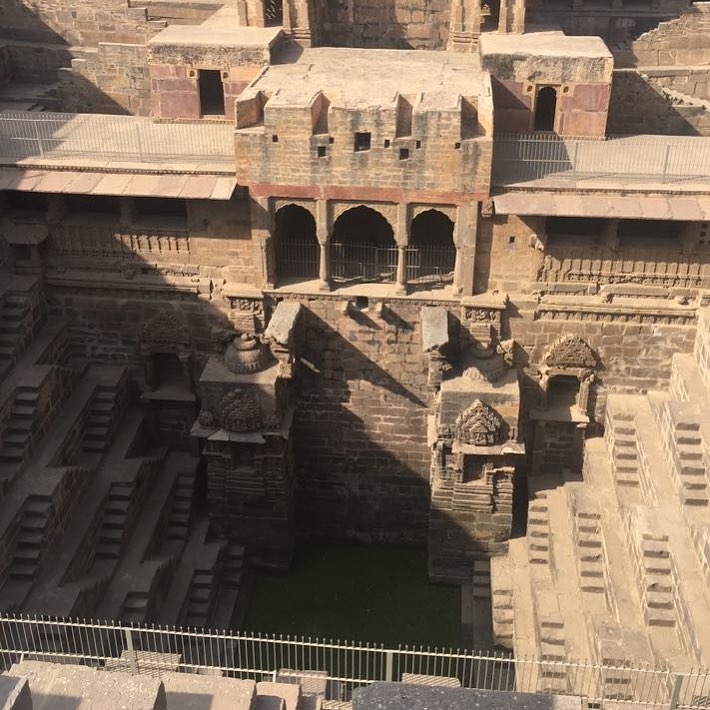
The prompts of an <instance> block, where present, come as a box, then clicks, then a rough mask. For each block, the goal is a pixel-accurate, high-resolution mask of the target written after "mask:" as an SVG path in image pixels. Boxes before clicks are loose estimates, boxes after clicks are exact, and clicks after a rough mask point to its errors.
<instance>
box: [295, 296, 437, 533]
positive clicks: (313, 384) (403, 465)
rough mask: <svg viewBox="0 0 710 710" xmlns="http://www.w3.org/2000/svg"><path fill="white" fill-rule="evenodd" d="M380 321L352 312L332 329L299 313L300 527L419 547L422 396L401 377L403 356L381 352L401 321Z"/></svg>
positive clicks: (424, 511)
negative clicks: (387, 367) (387, 366)
mask: <svg viewBox="0 0 710 710" xmlns="http://www.w3.org/2000/svg"><path fill="white" fill-rule="evenodd" d="M392 315H393V316H394V314H392ZM383 316H384V317H382V318H380V317H377V316H375V315H374V314H368V313H363V312H359V311H354V312H353V313H352V314H351V315H345V316H342V317H341V318H342V319H340V320H339V322H338V323H337V327H336V324H335V323H329V322H327V321H326V320H325V319H324V318H323V317H321V316H320V315H318V314H316V313H315V312H314V311H313V310H308V311H306V312H305V313H304V314H303V316H302V318H303V320H302V329H303V330H302V333H303V336H304V338H303V355H302V361H301V366H300V370H299V375H298V383H297V391H298V395H297V403H298V404H297V412H296V420H295V429H296V452H297V465H298V479H299V491H298V510H299V518H298V520H299V529H300V530H301V532H303V533H306V534H309V535H322V536H326V537H331V536H332V537H335V538H342V537H345V538H351V539H356V540H360V541H367V542H394V543H409V544H412V543H414V544H423V543H424V542H425V540H426V533H427V519H428V507H429V468H430V452H429V448H428V446H427V442H426V430H427V415H428V414H429V407H428V404H427V401H426V400H427V395H426V393H425V392H423V391H420V388H419V387H417V386H415V385H414V384H413V382H412V380H413V376H412V375H411V374H408V373H406V372H405V358H407V359H408V358H409V356H408V355H405V350H408V351H410V352H411V349H408V348H406V347H403V346H399V347H398V349H397V351H396V352H395V351H392V353H391V354H390V355H385V354H384V351H385V350H386V349H387V348H388V344H392V341H393V339H394V338H396V335H395V333H397V332H402V328H401V319H400V318H390V317H388V316H387V315H385V314H383ZM385 318H387V320H385ZM343 319H345V320H343ZM404 339H409V338H408V337H407V336H406V335H405V336H404ZM358 344H359V347H358ZM373 349H376V350H379V356H378V360H385V361H387V362H389V363H390V364H391V369H392V370H398V371H399V372H400V378H399V379H398V378H396V377H394V376H393V375H392V374H390V373H389V372H387V371H386V370H385V369H384V368H383V367H382V366H381V365H380V364H378V362H375V360H374V359H373V357H372V356H371V355H369V354H366V352H364V350H369V351H370V352H372V351H373ZM421 369H422V372H424V371H425V369H426V365H425V363H424V358H422V362H421ZM407 378H409V381H408V382H407V381H406V380H407ZM403 380H405V382H403ZM326 422H327V425H325V423H326Z"/></svg>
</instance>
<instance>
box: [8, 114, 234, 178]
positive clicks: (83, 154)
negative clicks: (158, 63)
mask: <svg viewBox="0 0 710 710" xmlns="http://www.w3.org/2000/svg"><path fill="white" fill-rule="evenodd" d="M233 132H234V129H233V127H232V126H230V125H229V124H225V123H208V122H204V121H181V122H177V121H156V120H153V119H150V118H144V117H138V116H108V115H103V114H72V113H49V112H41V113H37V112H32V111H18V112H13V113H3V114H0V163H2V164H5V165H23V166H31V167H35V166H42V167H77V168H78V167H81V168H86V169H92V168H95V169H107V168H108V169H110V168H112V167H121V168H124V169H130V168H131V167H136V168H143V169H146V170H147V169H153V170H155V169H156V168H164V169H170V170H171V171H181V172H186V171H189V170H191V171H195V172H200V171H201V169H202V171H206V170H205V169H206V168H209V169H210V170H211V171H214V170H215V169H219V168H229V169H231V171H232V172H234V162H235V158H234V139H233Z"/></svg>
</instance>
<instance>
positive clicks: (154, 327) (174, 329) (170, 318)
mask: <svg viewBox="0 0 710 710" xmlns="http://www.w3.org/2000/svg"><path fill="white" fill-rule="evenodd" d="M141 340H142V342H143V346H144V347H148V348H149V349H151V350H159V349H161V348H162V349H166V350H178V349H182V348H189V347H190V333H189V331H188V330H187V328H186V327H185V326H184V325H183V324H182V323H181V322H180V320H179V319H178V316H177V314H176V313H175V311H174V310H173V309H172V308H166V309H165V310H162V311H160V313H158V314H157V315H156V316H155V317H153V318H151V319H150V320H149V321H148V322H147V323H146V324H145V325H144V326H143V333H142V336H141Z"/></svg>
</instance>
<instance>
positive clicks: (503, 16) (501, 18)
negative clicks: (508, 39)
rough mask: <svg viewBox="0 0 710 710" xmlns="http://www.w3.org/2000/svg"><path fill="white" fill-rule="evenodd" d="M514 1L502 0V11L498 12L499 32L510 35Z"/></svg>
mask: <svg viewBox="0 0 710 710" xmlns="http://www.w3.org/2000/svg"><path fill="white" fill-rule="evenodd" d="M512 1H513V0H500V9H499V11H498V32H500V33H501V34H508V28H509V27H510V14H511V12H510V3H511V2H512Z"/></svg>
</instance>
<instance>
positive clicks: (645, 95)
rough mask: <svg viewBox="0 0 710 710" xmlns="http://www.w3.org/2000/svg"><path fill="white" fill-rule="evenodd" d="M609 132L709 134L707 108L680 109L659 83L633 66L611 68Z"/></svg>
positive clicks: (620, 133) (709, 117) (680, 134)
mask: <svg viewBox="0 0 710 710" xmlns="http://www.w3.org/2000/svg"><path fill="white" fill-rule="evenodd" d="M607 134H608V135H627V134H639V135H641V134H655V135H676V136H697V135H710V111H708V110H706V109H703V108H702V107H699V108H698V107H692V106H690V107H685V108H684V109H683V113H681V110H679V108H678V107H676V106H675V105H674V104H673V102H672V100H671V99H670V98H668V97H667V96H664V95H663V93H662V91H661V89H660V87H655V86H653V85H652V84H650V83H649V81H648V80H647V79H645V78H644V77H643V76H642V75H641V74H640V73H638V72H636V71H633V70H622V71H616V72H614V78H613V81H612V85H611V99H610V101H609V119H608V121H607Z"/></svg>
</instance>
